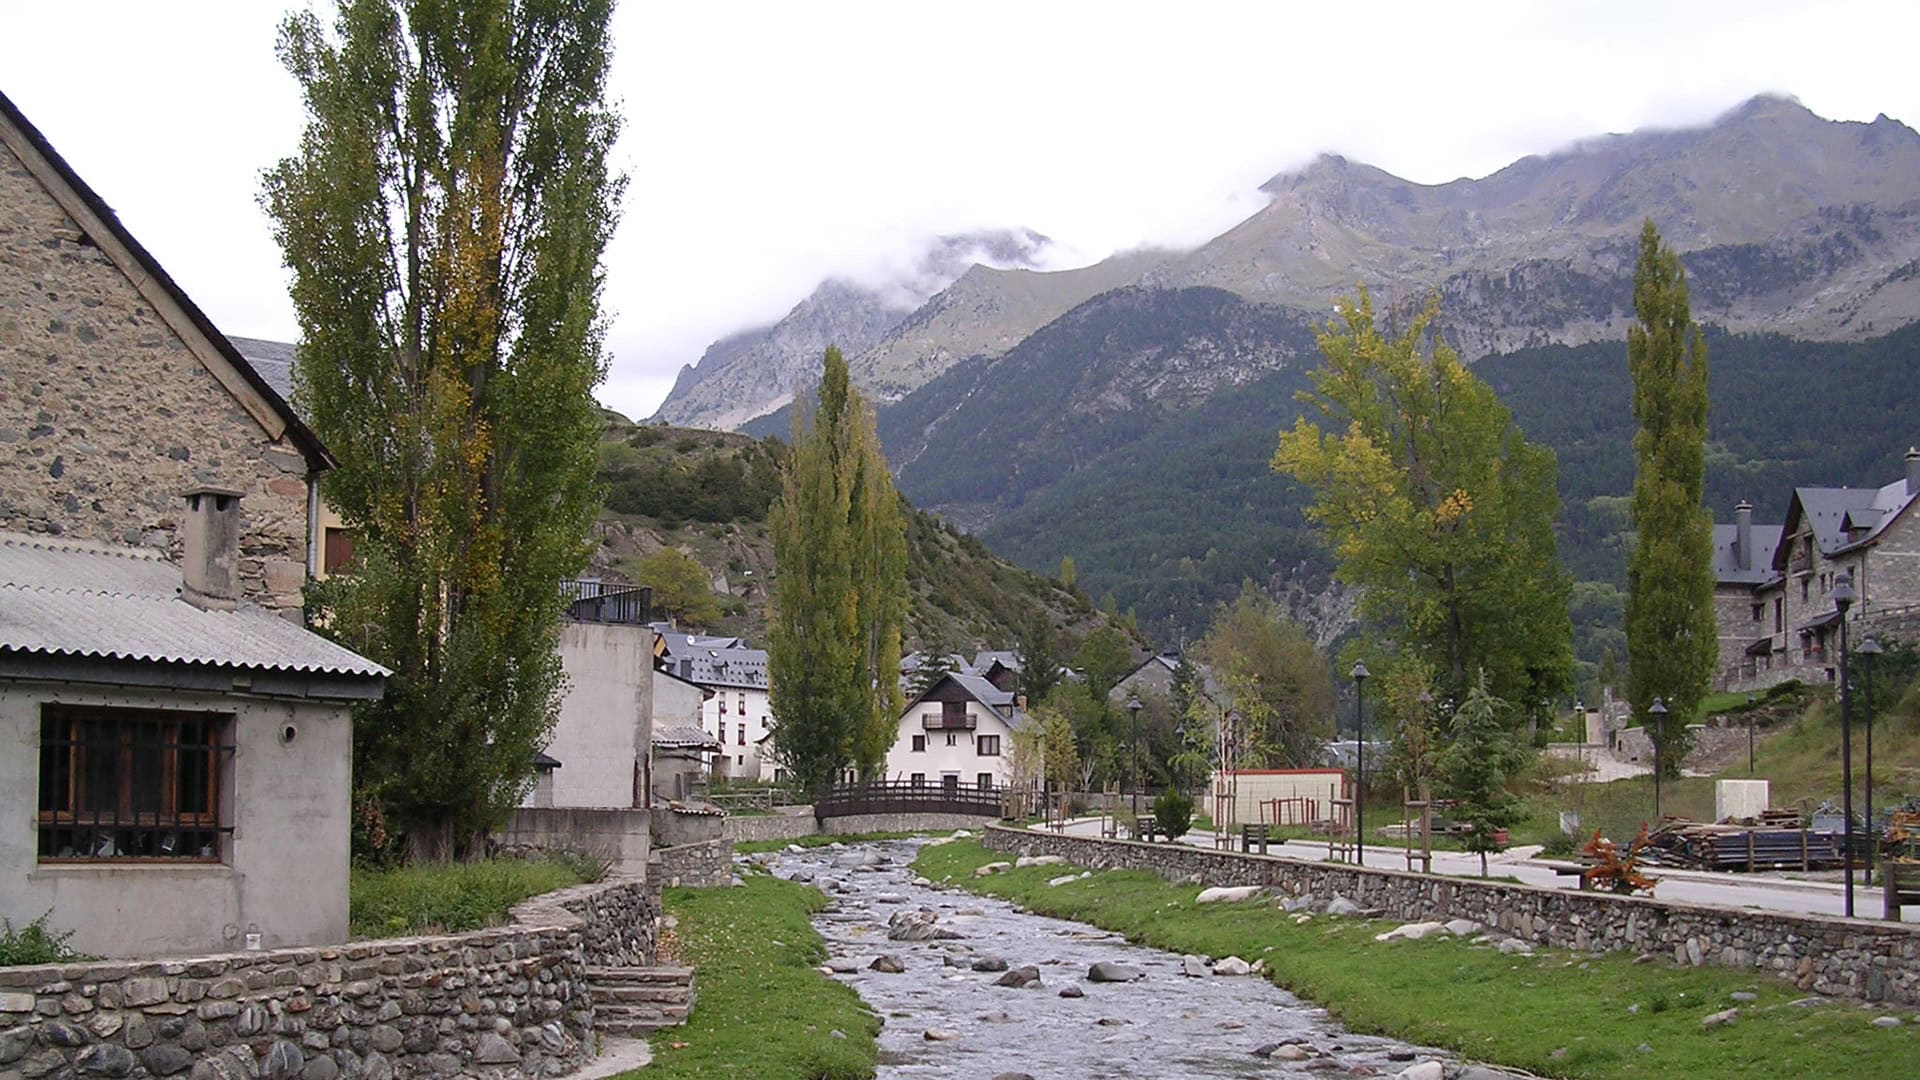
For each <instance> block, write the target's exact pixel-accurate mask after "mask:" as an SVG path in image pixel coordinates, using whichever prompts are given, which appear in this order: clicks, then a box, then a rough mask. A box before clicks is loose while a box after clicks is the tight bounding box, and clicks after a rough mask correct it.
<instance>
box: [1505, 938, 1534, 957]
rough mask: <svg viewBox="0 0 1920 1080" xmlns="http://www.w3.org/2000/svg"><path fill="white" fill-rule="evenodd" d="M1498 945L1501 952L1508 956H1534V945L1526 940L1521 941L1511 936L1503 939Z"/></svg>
mask: <svg viewBox="0 0 1920 1080" xmlns="http://www.w3.org/2000/svg"><path fill="white" fill-rule="evenodd" d="M1498 947H1499V949H1500V952H1501V953H1502V954H1503V955H1506V956H1516V955H1517V956H1532V955H1533V946H1532V945H1529V944H1528V943H1526V942H1524V941H1521V940H1520V939H1519V938H1511V937H1510V938H1507V939H1505V940H1503V941H1501V942H1500V945H1499V946H1498Z"/></svg>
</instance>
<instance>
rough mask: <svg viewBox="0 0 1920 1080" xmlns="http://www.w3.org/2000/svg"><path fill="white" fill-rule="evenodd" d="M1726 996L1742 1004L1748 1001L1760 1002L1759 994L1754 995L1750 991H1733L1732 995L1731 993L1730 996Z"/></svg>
mask: <svg viewBox="0 0 1920 1080" xmlns="http://www.w3.org/2000/svg"><path fill="white" fill-rule="evenodd" d="M1727 996H1728V997H1730V998H1732V999H1733V1000H1735V1001H1739V1002H1743V1003H1744V1002H1748V1001H1759V1000H1760V995H1759V994H1756V993H1754V992H1753V991H1751V990H1735V991H1734V992H1733V993H1731V994H1728V995H1727Z"/></svg>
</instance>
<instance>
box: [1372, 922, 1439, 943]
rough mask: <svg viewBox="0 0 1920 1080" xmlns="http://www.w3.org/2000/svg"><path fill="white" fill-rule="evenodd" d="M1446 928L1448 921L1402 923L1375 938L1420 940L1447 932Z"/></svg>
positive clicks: (1383, 939) (1379, 939) (1381, 939)
mask: <svg viewBox="0 0 1920 1080" xmlns="http://www.w3.org/2000/svg"><path fill="white" fill-rule="evenodd" d="M1446 929H1447V924H1446V923H1438V922H1415V923H1402V924H1401V925H1399V926H1396V927H1394V928H1393V929H1391V930H1389V931H1387V932H1386V933H1384V934H1376V935H1374V938H1373V940H1375V941H1394V940H1396V939H1404V940H1407V941H1420V940H1422V939H1425V938H1430V937H1432V936H1433V935H1435V934H1439V933H1443V932H1445V930H1446Z"/></svg>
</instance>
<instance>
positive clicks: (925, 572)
mask: <svg viewBox="0 0 1920 1080" xmlns="http://www.w3.org/2000/svg"><path fill="white" fill-rule="evenodd" d="M785 456H786V447H785V445H784V444H782V443H781V442H779V441H778V440H775V439H771V438H768V439H753V438H751V437H748V436H745V435H736V434H728V433H722V432H714V431H699V430H695V429H691V428H674V427H665V426H660V425H654V424H635V423H633V422H632V421H630V420H628V419H626V418H625V417H623V416H620V415H618V414H616V413H608V414H607V431H606V434H605V435H604V436H603V438H602V441H601V447H600V483H601V485H602V487H603V488H604V490H605V492H606V508H605V510H604V511H603V512H602V513H601V516H600V522H599V526H598V532H599V536H600V546H599V548H598V550H597V551H596V552H595V554H594V558H593V572H595V573H597V574H599V575H600V576H602V577H604V578H606V579H608V580H612V581H628V580H632V562H633V560H634V559H635V558H636V557H638V556H641V555H645V554H646V553H648V552H651V551H655V550H658V549H659V548H661V547H672V548H677V549H679V550H681V551H682V552H684V553H685V554H687V555H688V556H690V557H691V558H693V559H694V561H696V562H698V563H699V564H700V565H701V567H702V568H703V569H705V570H706V572H707V574H708V577H709V578H710V579H711V580H712V583H713V591H714V592H716V593H718V594H720V595H721V597H722V604H721V606H722V609H723V610H724V612H725V616H724V617H723V618H722V619H721V620H720V621H719V622H718V623H717V624H715V625H714V626H711V627H702V628H701V629H708V630H713V631H715V632H720V633H728V634H741V635H745V636H746V637H748V638H751V639H754V640H755V641H756V642H762V641H764V640H765V633H766V603H767V586H768V583H769V582H770V581H771V579H772V573H773V544H772V540H771V539H770V537H769V535H768V532H767V521H766V519H767V510H768V508H769V507H770V506H771V505H772V503H773V500H774V498H775V496H777V495H778V493H779V489H780V466H781V463H782V462H783V461H784V459H785ZM907 587H908V591H909V593H910V594H911V597H912V601H911V604H910V606H909V610H908V641H907V647H908V648H914V647H916V646H917V645H918V644H919V643H920V642H921V641H922V640H924V639H926V638H927V637H928V636H930V635H931V636H936V637H938V638H939V639H940V640H943V641H946V642H949V643H951V644H952V645H953V646H954V647H956V648H961V647H995V648H1009V647H1011V646H1012V645H1013V643H1014V641H1015V640H1016V638H1017V636H1018V631H1019V627H1021V626H1022V625H1023V624H1025V623H1027V622H1029V621H1030V620H1032V619H1034V618H1036V617H1037V618H1045V619H1047V620H1048V621H1049V622H1051V623H1052V624H1054V625H1055V626H1058V627H1062V628H1064V629H1065V630H1066V631H1067V633H1068V635H1069V636H1070V637H1071V638H1073V639H1075V640H1078V639H1079V638H1082V637H1084V636H1085V635H1086V634H1088V633H1091V632H1092V631H1093V630H1094V629H1095V628H1097V627H1098V626H1100V625H1102V624H1104V623H1105V622H1106V621H1107V619H1106V616H1104V615H1103V614H1101V613H1100V612H1099V611H1098V610H1096V609H1095V608H1094V607H1093V605H1091V604H1090V603H1088V601H1087V598H1086V596H1085V595H1084V594H1082V593H1080V592H1078V591H1076V590H1072V589H1068V588H1066V587H1064V586H1062V585H1061V584H1060V583H1059V582H1057V581H1054V580H1052V579H1050V578H1047V577H1043V576H1042V575H1039V574H1035V573H1032V572H1030V571H1027V570H1023V569H1020V568H1019V567H1017V566H1014V565H1013V564H1011V563H1008V562H1006V561H1004V560H1002V559H999V558H996V557H995V556H994V555H993V554H992V553H991V552H989V551H988V550H987V549H986V547H985V546H983V545H982V544H981V543H980V541H978V540H976V539H974V538H973V537H970V536H967V535H964V534H962V533H960V532H959V531H957V530H955V529H954V528H952V527H951V526H949V525H947V524H946V523H944V522H942V521H941V520H940V519H938V518H936V517H934V516H933V515H931V514H926V513H922V512H921V511H918V510H915V509H913V508H912V507H911V506H908V507H907Z"/></svg>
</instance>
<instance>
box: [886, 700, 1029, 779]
mask: <svg viewBox="0 0 1920 1080" xmlns="http://www.w3.org/2000/svg"><path fill="white" fill-rule="evenodd" d="M923 714H925V715H931V716H935V717H937V716H939V715H940V703H939V702H937V701H931V702H924V703H922V704H920V705H916V706H910V707H908V709H907V711H906V714H905V715H903V716H901V717H900V731H899V735H898V737H897V738H895V740H894V743H893V749H891V750H889V751H887V779H889V780H909V779H912V777H913V774H914V773H924V774H926V778H927V784H928V785H929V786H932V787H938V786H939V785H940V784H941V779H940V778H941V777H942V776H943V775H945V774H947V773H957V774H958V775H959V777H960V786H961V787H967V788H970V787H973V786H975V784H976V783H977V778H978V776H979V774H980V773H992V774H993V782H994V784H996V785H1005V784H1006V782H1007V777H1008V772H1009V768H1008V766H1009V763H1010V761H1011V760H1012V756H1013V733H1012V732H1011V731H1010V730H1009V729H1008V728H1007V725H1006V724H1005V723H1004V722H1002V721H1001V720H1000V719H999V718H998V717H996V716H994V715H993V713H992V712H991V711H990V710H988V709H986V708H985V707H983V706H982V705H981V704H980V703H979V702H977V701H969V702H967V715H969V716H971V717H973V718H974V725H975V726H974V730H972V731H927V730H925V729H923V728H922V727H921V720H920V718H921V716H922V715H923ZM916 735H925V736H926V746H927V748H926V749H925V750H921V751H915V750H914V749H913V737H914V736H916ZM982 735H989V736H993V735H997V736H999V738H1000V753H999V754H997V755H993V756H987V757H982V756H981V755H980V753H979V745H978V742H977V740H978V738H979V737H980V736H982ZM949 738H951V739H952V740H953V745H952V746H948V745H947V741H948V739H949Z"/></svg>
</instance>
